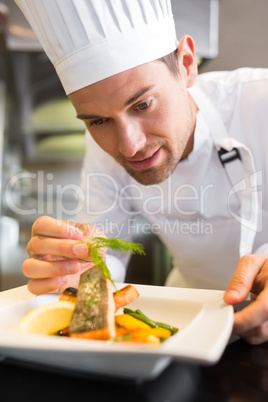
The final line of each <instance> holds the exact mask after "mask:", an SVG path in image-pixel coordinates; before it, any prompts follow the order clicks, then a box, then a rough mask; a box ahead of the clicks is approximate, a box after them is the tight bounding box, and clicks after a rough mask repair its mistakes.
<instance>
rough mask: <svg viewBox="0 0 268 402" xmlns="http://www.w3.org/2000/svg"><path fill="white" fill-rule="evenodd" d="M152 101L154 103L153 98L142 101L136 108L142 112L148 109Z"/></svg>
mask: <svg viewBox="0 0 268 402" xmlns="http://www.w3.org/2000/svg"><path fill="white" fill-rule="evenodd" d="M151 103H152V101H151V100H148V101H145V102H141V103H139V104H138V105H137V106H136V107H135V110H140V111H141V112H143V111H144V110H146V109H148V107H149V106H150V105H151Z"/></svg>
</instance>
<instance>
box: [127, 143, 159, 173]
mask: <svg viewBox="0 0 268 402" xmlns="http://www.w3.org/2000/svg"><path fill="white" fill-rule="evenodd" d="M160 154H161V148H159V149H158V150H157V151H156V152H154V153H153V154H152V155H150V156H149V157H148V158H144V159H140V160H136V161H133V160H131V161H128V164H129V165H130V166H131V167H132V168H134V169H136V170H143V169H149V168H151V167H153V166H154V165H156V163H157V162H158V160H159V158H160Z"/></svg>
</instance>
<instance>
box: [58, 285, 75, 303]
mask: <svg viewBox="0 0 268 402" xmlns="http://www.w3.org/2000/svg"><path fill="white" fill-rule="evenodd" d="M76 296H77V289H76V288H67V289H65V290H64V291H63V292H62V294H61V295H60V297H59V300H65V301H69V302H71V303H75V302H76Z"/></svg>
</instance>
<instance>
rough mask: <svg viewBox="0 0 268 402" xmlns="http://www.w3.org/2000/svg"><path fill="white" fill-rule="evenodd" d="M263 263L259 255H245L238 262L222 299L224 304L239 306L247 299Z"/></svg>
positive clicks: (262, 257) (263, 259)
mask: <svg viewBox="0 0 268 402" xmlns="http://www.w3.org/2000/svg"><path fill="white" fill-rule="evenodd" d="M264 261H265V257H264V256H261V255H246V256H244V257H242V258H241V259H240V260H239V262H238V264H237V267H236V271H235V273H234V275H233V277H232V278H231V280H230V282H229V285H228V286H227V289H226V291H225V294H224V297H223V300H224V301H225V303H227V304H239V303H242V302H243V301H244V300H245V299H246V298H247V296H248V294H249V292H250V290H251V289H252V286H253V283H254V280H255V278H256V276H257V274H258V272H259V271H260V269H261V267H262V265H263V264H264Z"/></svg>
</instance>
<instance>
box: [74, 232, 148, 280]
mask: <svg viewBox="0 0 268 402" xmlns="http://www.w3.org/2000/svg"><path fill="white" fill-rule="evenodd" d="M80 243H83V242H80ZM87 247H88V251H89V253H90V255H91V259H92V262H93V263H94V265H95V266H97V267H100V268H101V269H102V272H103V275H104V276H105V278H107V279H109V280H110V281H111V282H112V284H113V285H114V287H115V283H114V281H113V280H112V278H111V274H110V271H109V269H108V267H107V265H106V263H105V261H103V258H102V256H101V255H100V254H99V249H100V248H104V247H105V248H106V247H107V248H110V249H112V250H115V251H118V252H120V253H124V254H140V255H145V251H144V247H143V245H142V244H140V243H127V242H125V241H123V240H119V239H106V238H104V237H93V238H92V239H91V241H90V242H87ZM115 288H116V287H115Z"/></svg>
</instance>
